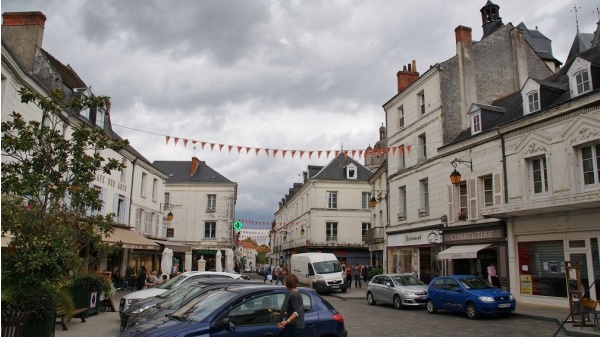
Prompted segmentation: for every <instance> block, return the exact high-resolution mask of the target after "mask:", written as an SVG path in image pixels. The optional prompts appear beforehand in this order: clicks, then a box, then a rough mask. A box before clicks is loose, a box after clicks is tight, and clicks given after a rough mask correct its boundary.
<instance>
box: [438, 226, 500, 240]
mask: <svg viewBox="0 0 600 337" xmlns="http://www.w3.org/2000/svg"><path fill="white" fill-rule="evenodd" d="M501 239H504V235H503V234H502V228H494V229H485V230H479V231H472V232H456V233H445V234H444V243H452V242H457V241H461V242H464V241H489V240H501Z"/></svg>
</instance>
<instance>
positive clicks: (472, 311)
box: [467, 303, 479, 319]
mask: <svg viewBox="0 0 600 337" xmlns="http://www.w3.org/2000/svg"><path fill="white" fill-rule="evenodd" d="M467 317H469V318H470V319H475V318H478V317H479V313H478V312H477V307H475V304H473V303H467Z"/></svg>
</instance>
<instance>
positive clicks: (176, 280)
mask: <svg viewBox="0 0 600 337" xmlns="http://www.w3.org/2000/svg"><path fill="white" fill-rule="evenodd" d="M182 278H183V274H181V275H177V276H175V277H173V278H172V279H170V280H168V281H167V282H165V283H163V284H161V285H160V286H159V287H158V289H171V288H173V287H175V286H176V285H177V284H178V283H179V281H181V279H182Z"/></svg>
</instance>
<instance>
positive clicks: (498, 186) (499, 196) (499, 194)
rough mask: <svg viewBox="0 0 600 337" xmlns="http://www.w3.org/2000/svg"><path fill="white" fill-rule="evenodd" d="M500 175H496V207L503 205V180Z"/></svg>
mask: <svg viewBox="0 0 600 337" xmlns="http://www.w3.org/2000/svg"><path fill="white" fill-rule="evenodd" d="M500 177H501V176H500V173H496V174H494V205H500V204H502V179H501V178H500Z"/></svg>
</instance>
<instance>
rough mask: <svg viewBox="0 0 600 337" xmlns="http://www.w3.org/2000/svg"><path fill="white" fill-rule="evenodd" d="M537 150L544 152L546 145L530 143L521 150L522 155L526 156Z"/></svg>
mask: <svg viewBox="0 0 600 337" xmlns="http://www.w3.org/2000/svg"><path fill="white" fill-rule="evenodd" d="M537 152H546V147H545V146H543V145H540V144H538V143H531V144H529V146H527V148H526V149H525V151H524V152H523V156H527V155H528V154H535V153H537Z"/></svg>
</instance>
